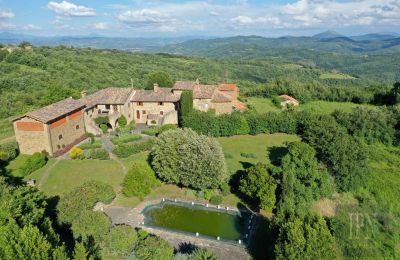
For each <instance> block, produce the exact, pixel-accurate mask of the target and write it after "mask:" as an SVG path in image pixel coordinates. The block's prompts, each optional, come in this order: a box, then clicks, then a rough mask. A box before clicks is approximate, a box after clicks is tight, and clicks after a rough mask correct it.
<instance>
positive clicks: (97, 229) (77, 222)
mask: <svg viewBox="0 0 400 260" xmlns="http://www.w3.org/2000/svg"><path fill="white" fill-rule="evenodd" d="M110 227H111V221H110V219H109V218H108V217H107V216H106V215H105V214H104V213H103V212H98V211H97V212H95V211H92V210H84V211H82V213H81V214H80V215H79V217H77V218H75V219H74V220H73V221H72V224H71V230H72V232H73V234H74V238H75V239H82V241H88V240H89V239H90V238H91V237H92V238H93V239H94V241H95V242H99V241H101V240H102V239H103V237H104V236H105V235H106V234H107V233H108V231H109V230H110Z"/></svg>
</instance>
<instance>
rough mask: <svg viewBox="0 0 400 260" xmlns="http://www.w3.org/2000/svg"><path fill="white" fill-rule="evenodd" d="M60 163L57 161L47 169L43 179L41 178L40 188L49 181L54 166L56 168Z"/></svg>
mask: <svg viewBox="0 0 400 260" xmlns="http://www.w3.org/2000/svg"><path fill="white" fill-rule="evenodd" d="M59 162H60V159H56V161H55V162H54V163H53V164H52V165H50V167H49V168H47V169H46V171H45V172H44V173H43V175H42V177H41V178H40V180H39V181H38V186H39V187H41V186H42V185H43V184H44V183H45V181H46V180H47V178H48V177H49V175H50V172H51V170H52V169H53V168H54V166H56V165H57V164H58V163H59Z"/></svg>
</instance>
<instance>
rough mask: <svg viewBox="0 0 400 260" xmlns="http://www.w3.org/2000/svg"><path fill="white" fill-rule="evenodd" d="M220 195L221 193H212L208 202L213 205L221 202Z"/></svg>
mask: <svg viewBox="0 0 400 260" xmlns="http://www.w3.org/2000/svg"><path fill="white" fill-rule="evenodd" d="M222 200H223V198H222V196H221V195H213V196H211V198H210V203H211V204H213V205H220V204H221V203H222Z"/></svg>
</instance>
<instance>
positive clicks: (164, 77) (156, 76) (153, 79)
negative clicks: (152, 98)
mask: <svg viewBox="0 0 400 260" xmlns="http://www.w3.org/2000/svg"><path fill="white" fill-rule="evenodd" d="M154 84H158V86H159V87H162V88H171V87H172V86H173V85H174V82H173V81H172V79H171V76H170V75H169V74H168V73H166V72H164V71H158V72H154V73H151V74H150V75H149V76H148V78H147V82H146V87H145V88H146V89H150V90H151V89H153V85H154Z"/></svg>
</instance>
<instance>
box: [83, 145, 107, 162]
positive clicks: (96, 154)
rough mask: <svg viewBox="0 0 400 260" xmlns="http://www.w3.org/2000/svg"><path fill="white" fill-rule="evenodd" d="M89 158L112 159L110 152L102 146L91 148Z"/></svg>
mask: <svg viewBox="0 0 400 260" xmlns="http://www.w3.org/2000/svg"><path fill="white" fill-rule="evenodd" d="M88 158H89V159H98V160H110V155H109V154H108V152H107V151H106V150H104V149H102V148H100V149H90V151H89V155H88Z"/></svg>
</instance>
